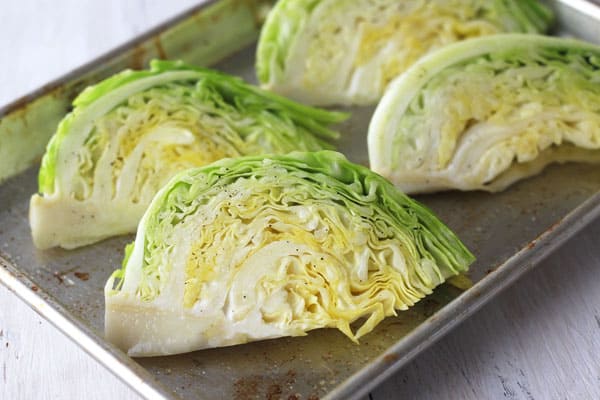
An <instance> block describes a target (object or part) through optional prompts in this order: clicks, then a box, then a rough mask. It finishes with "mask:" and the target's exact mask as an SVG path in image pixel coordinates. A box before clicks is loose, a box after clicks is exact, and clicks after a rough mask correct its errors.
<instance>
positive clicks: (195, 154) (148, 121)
mask: <svg viewBox="0 0 600 400" xmlns="http://www.w3.org/2000/svg"><path fill="white" fill-rule="evenodd" d="M73 104H74V106H75V108H74V110H73V112H72V113H70V114H69V115H67V116H66V117H65V118H64V120H63V121H62V122H61V124H60V125H59V127H58V131H57V132H56V134H55V135H54V137H53V138H52V140H51V141H50V143H49V144H48V148H47V151H46V154H45V155H44V158H43V160H42V166H41V169H40V173H39V191H40V194H39V195H38V194H36V195H34V196H33V197H32V199H31V208H30V222H31V229H32V233H33V239H34V243H35V244H36V246H37V247H39V248H49V247H53V246H62V247H65V248H73V247H77V246H81V245H85V244H89V243H93V242H95V241H98V240H101V239H104V238H106V237H109V236H113V235H119V234H124V233H129V232H134V231H135V228H136V226H137V223H138V221H139V219H140V218H141V216H142V214H143V213H144V211H145V209H146V207H147V206H148V204H149V203H150V200H151V199H152V197H153V196H154V195H155V194H156V192H157V191H158V189H160V188H161V187H162V186H163V185H164V184H165V183H166V182H167V181H168V180H169V179H170V178H171V177H172V176H173V175H174V174H175V173H177V172H179V171H181V170H183V169H186V168H190V167H194V166H200V165H206V164H209V163H211V162H213V161H216V160H219V159H221V158H224V157H234V156H240V155H250V154H267V153H276V154H278V153H288V152H290V151H294V150H304V151H314V150H320V149H323V148H330V147H331V146H330V145H328V144H327V143H326V142H324V141H323V140H322V139H327V138H335V137H337V133H336V132H334V131H332V130H330V129H329V128H328V125H329V124H332V123H334V122H338V121H340V120H342V119H344V118H345V114H340V113H333V112H328V111H324V110H319V109H314V108H310V107H306V106H302V105H299V104H297V103H294V102H291V101H289V100H287V99H283V98H281V97H278V96H275V95H273V94H270V93H267V92H264V91H262V90H260V89H257V88H255V87H253V86H250V85H248V84H246V83H244V82H243V81H241V80H239V79H237V78H234V77H231V76H227V75H225V74H221V73H218V72H215V71H210V70H206V69H200V68H195V67H191V66H186V65H184V64H182V63H179V62H167V61H155V62H153V63H152V64H151V69H150V70H149V71H124V72H122V73H120V74H117V75H115V76H113V77H112V78H109V79H107V80H105V81H103V82H102V83H100V84H98V85H96V86H93V87H90V88H88V89H86V90H85V91H84V92H83V93H82V94H81V95H80V96H79V97H78V98H77V99H76V100H75V101H74V103H73Z"/></svg>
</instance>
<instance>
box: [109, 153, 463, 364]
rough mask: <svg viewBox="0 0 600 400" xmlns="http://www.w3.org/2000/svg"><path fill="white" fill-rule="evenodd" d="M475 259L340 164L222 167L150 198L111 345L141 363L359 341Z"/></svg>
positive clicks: (338, 159)
mask: <svg viewBox="0 0 600 400" xmlns="http://www.w3.org/2000/svg"><path fill="white" fill-rule="evenodd" d="M472 261H473V256H472V255H471V253H469V251H468V250H467V249H466V248H465V247H464V246H463V244H462V243H461V242H460V241H459V240H458V239H457V238H456V236H455V235H454V234H453V233H452V232H451V231H450V230H449V229H448V228H447V227H446V226H444V225H443V224H442V222H440V221H439V220H438V219H437V218H436V217H435V216H434V215H433V214H432V213H431V211H429V210H427V209H426V208H425V207H423V206H422V205H420V204H419V203H417V202H415V201H413V200H411V199H409V198H408V197H407V196H406V195H404V194H402V193H401V192H399V191H398V190H397V189H396V188H394V186H393V185H391V184H390V183H389V182H388V181H386V180H385V179H383V178H381V177H380V176H378V175H376V174H374V173H373V172H371V171H370V170H368V169H367V168H364V167H361V166H358V165H355V164H352V163H350V162H349V161H347V160H346V159H345V158H344V157H343V156H342V155H341V154H339V153H335V152H330V151H322V152H316V153H292V154H289V155H282V156H266V157H263V156H251V157H244V158H238V159H225V160H221V161H218V162H216V163H214V164H212V165H210V166H205V167H200V168H196V169H191V170H188V171H185V172H182V173H181V174H179V175H177V176H176V177H175V178H173V180H171V181H170V183H168V184H167V185H166V186H165V187H164V188H163V189H162V190H161V191H160V192H159V193H158V194H157V196H156V197H155V198H154V200H153V201H152V204H151V205H150V207H149V208H148V211H147V212H146V213H145V214H144V217H143V218H142V220H141V222H140V225H139V227H138V231H137V236H136V239H135V242H134V243H133V244H131V245H130V246H129V247H128V248H127V251H126V256H125V260H124V262H123V268H122V269H120V270H117V271H115V273H114V274H113V275H112V276H111V278H110V279H109V280H108V282H107V284H106V287H105V299H106V324H105V327H106V337H107V338H108V339H109V340H110V341H112V342H113V343H115V344H117V345H118V346H119V347H121V348H122V349H124V350H126V351H127V352H128V353H129V354H130V355H134V356H152V355H160V354H173V353H181V352H187V351H192V350H197V349H202V348H207V347H217V346H227V345H233V344H239V343H245V342H249V341H253V340H261V339H268V338H276V337H281V336H298V335H305V334H306V332H307V331H309V330H311V329H316V328H323V327H334V328H338V329H339V330H341V331H342V332H343V333H344V334H345V335H347V336H348V337H349V338H351V339H352V340H357V339H358V338H360V337H361V336H363V335H365V334H367V333H368V332H370V331H371V330H372V329H373V328H374V327H375V326H376V325H377V324H378V323H379V322H380V321H381V320H382V319H383V318H384V317H386V316H390V315H395V314H396V310H405V309H407V308H408V307H410V306H412V305H413V304H415V302H417V301H418V300H419V299H421V298H423V297H424V296H425V295H427V294H429V293H431V292H432V289H433V288H435V287H436V286H437V285H439V284H440V283H442V282H443V281H444V280H445V279H447V278H449V277H452V276H454V275H456V274H458V273H460V272H462V271H465V270H466V269H467V267H468V266H469V264H470V263H471V262H472ZM363 317H365V320H363V322H362V325H361V326H360V328H358V329H357V330H353V329H352V328H351V326H350V324H351V323H352V322H353V321H355V320H357V319H359V318H363Z"/></svg>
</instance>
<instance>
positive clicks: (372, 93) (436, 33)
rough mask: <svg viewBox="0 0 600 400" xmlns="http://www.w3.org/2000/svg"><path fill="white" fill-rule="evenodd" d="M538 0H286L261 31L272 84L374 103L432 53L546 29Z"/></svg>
mask: <svg viewBox="0 0 600 400" xmlns="http://www.w3.org/2000/svg"><path fill="white" fill-rule="evenodd" d="M552 18H553V15H552V12H551V11H550V10H549V9H548V8H546V7H545V6H544V5H542V4H541V3H539V2H538V1H537V0H429V1H423V0H402V1H398V0H281V1H279V2H278V3H277V5H276V6H275V8H274V9H273V10H272V11H271V13H270V15H269V16H268V18H267V21H266V23H265V26H264V27H263V30H262V32H261V37H260V40H259V44H258V51H257V62H256V69H257V74H258V79H259V81H260V82H261V83H262V84H263V85H264V87H266V88H268V89H270V90H273V91H275V92H277V93H280V94H283V95H285V96H288V97H291V98H293V99H296V100H299V101H302V102H304V103H307V104H319V105H328V104H373V103H376V102H377V100H379V99H380V97H381V96H382V94H383V92H384V89H385V88H386V86H387V85H388V83H389V82H390V81H391V80H392V79H394V78H395V77H396V76H398V75H399V74H400V73H402V72H403V71H405V70H406V69H407V68H408V67H409V66H410V65H412V64H413V63H414V62H415V61H416V60H418V59H419V58H420V57H421V56H423V55H424V54H426V53H428V52H430V51H432V50H435V49H438V48H440V47H443V46H446V45H448V44H450V43H453V42H456V41H459V40H463V39H468V38H473V37H478V36H482V35H490V34H496V33H503V32H523V33H543V32H545V31H546V30H547V29H548V28H549V26H550V24H551V22H552Z"/></svg>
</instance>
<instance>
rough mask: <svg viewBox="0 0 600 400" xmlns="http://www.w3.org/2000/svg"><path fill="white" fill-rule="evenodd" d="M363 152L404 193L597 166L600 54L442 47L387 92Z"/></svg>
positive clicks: (486, 44)
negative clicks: (552, 167)
mask: <svg viewBox="0 0 600 400" xmlns="http://www.w3.org/2000/svg"><path fill="white" fill-rule="evenodd" d="M368 145H369V159H370V162H371V168H373V170H375V171H377V172H378V173H380V174H382V175H384V176H386V177H387V178H389V179H390V180H391V181H392V182H393V183H395V184H396V185H397V186H399V188H400V189H401V190H404V191H406V192H408V193H417V192H433V191H438V190H445V189H460V190H486V191H491V192H494V191H499V190H503V189H505V188H506V187H507V186H508V185H510V184H512V183H513V182H515V181H517V180H519V179H522V178H525V177H528V176H532V175H534V174H537V173H539V172H540V171H541V170H542V169H543V168H544V167H545V166H547V165H548V164H550V163H553V162H568V161H589V162H598V161H600V47H598V46H595V45H592V44H589V43H584V42H581V41H576V40H570V39H561V38H552V37H542V36H537V35H519V34H511V35H497V36H489V37H484V38H478V39H472V40H469V41H465V42H461V43H456V44H454V45H451V46H448V47H447V48H445V49H442V50H440V51H438V52H436V53H434V54H431V55H430V56H428V57H426V58H424V59H423V60H421V61H419V62H418V63H417V64H416V65H414V66H413V67H412V68H411V69H409V70H408V71H407V72H406V73H405V74H403V75H402V76H400V77H399V78H398V79H397V80H396V81H395V82H394V83H392V85H391V86H390V88H389V91H388V92H387V93H386V95H385V96H384V98H383V99H382V101H381V103H380V104H379V105H378V107H377V109H376V111H375V114H374V116H373V119H372V120H371V125H370V127H369V133H368Z"/></svg>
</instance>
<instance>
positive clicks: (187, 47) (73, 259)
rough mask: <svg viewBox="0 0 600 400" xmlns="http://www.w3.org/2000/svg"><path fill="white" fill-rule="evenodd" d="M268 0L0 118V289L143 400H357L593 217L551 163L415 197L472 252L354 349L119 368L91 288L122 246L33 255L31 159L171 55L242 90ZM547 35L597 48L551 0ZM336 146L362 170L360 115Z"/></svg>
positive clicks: (120, 242) (333, 338)
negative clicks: (465, 275) (463, 283)
mask: <svg viewBox="0 0 600 400" xmlns="http://www.w3.org/2000/svg"><path fill="white" fill-rule="evenodd" d="M269 3H270V2H269V1H259V0H255V1H251V0H247V1H236V0H221V1H212V2H205V3H203V4H201V5H200V6H199V7H197V8H196V9H194V10H190V11H189V12H188V13H186V14H184V15H182V16H181V17H179V18H176V19H175V20H173V21H170V22H168V23H166V24H164V25H163V26H161V27H158V28H157V29H155V30H154V31H153V32H150V33H148V34H146V35H144V36H142V37H140V38H138V39H136V40H134V41H133V42H131V43H129V44H126V45H124V46H122V47H121V48H119V49H117V50H115V51H113V52H112V53H110V54H107V55H106V56H104V57H102V58H100V59H98V60H96V61H94V62H92V63H90V64H88V65H86V66H84V67H82V68H80V69H78V70H76V71H74V72H72V73H70V74H68V75H67V76H65V77H63V78H62V79H60V80H58V81H56V82H54V83H51V84H49V85H47V86H46V87H44V88H41V89H40V90H38V91H37V92H34V93H33V94H31V95H29V96H26V97H24V98H23V99H20V100H18V101H17V102H15V103H14V104H12V105H9V106H8V107H6V108H4V109H3V110H0V118H1V119H0V281H1V282H2V283H3V284H5V285H6V286H7V287H8V288H9V289H11V290H12V291H14V292H15V293H16V294H17V295H18V296H20V297H21V298H23V299H24V300H25V301H26V302H27V303H28V304H30V305H31V307H33V308H34V309H35V310H36V311H37V312H39V313H40V314H41V315H42V316H43V317H45V318H47V319H48V320H49V321H51V322H52V323H53V324H54V325H56V326H57V327H58V328H59V329H61V330H62V331H63V332H65V333H66V334H67V335H68V336H69V337H70V338H72V340H74V341H75V342H76V343H78V344H79V345H81V346H82V347H83V348H84V349H86V350H87V351H88V352H89V353H90V354H91V355H92V356H93V357H95V358H96V359H97V360H98V361H99V362H100V363H102V364H104V365H105V366H106V367H107V368H108V369H109V370H111V371H112V372H113V373H114V374H115V375H117V376H118V377H120V378H121V379H123V380H124V381H125V382H126V383H128V384H129V385H130V386H131V387H132V388H133V389H135V390H137V391H138V392H139V393H140V394H141V395H143V396H145V397H146V398H152V399H177V398H182V399H199V398H200V399H202V398H204V399H217V398H234V399H246V398H249V399H250V398H272V399H276V398H284V399H287V398H302V399H308V398H312V399H316V398H329V399H346V398H358V397H360V396H362V395H364V394H365V393H366V392H367V391H368V390H369V389H371V388H372V387H373V386H375V385H376V384H378V383H380V382H381V381H382V380H383V379H385V378H386V377H387V376H389V375H390V374H391V373H392V372H394V371H395V370H397V369H398V368H400V367H401V366H402V365H404V364H406V363H407V362H408V361H409V360H410V359H411V358H412V357H413V356H415V355H416V354H417V353H419V352H420V351H422V350H423V349H425V348H426V347H427V346H428V345H430V344H431V343H433V342H434V341H435V340H437V339H438V338H439V337H441V335H443V334H444V333H445V332H447V331H448V330H449V329H451V328H452V327H453V326H454V325H456V324H457V323H458V322H460V321H461V320H463V319H464V318H466V317H467V316H468V315H470V314H471V313H472V312H473V311H475V310H476V309H477V308H478V307H480V306H481V305H482V304H483V303H485V302H486V301H488V300H490V299H491V298H493V296H494V295H496V294H497V293H498V292H499V291H500V290H502V289H503V288H505V287H506V286H508V285H509V284H511V283H512V282H514V281H515V280H516V279H517V278H518V277H519V276H521V275H522V274H523V273H524V272H525V271H527V270H529V269H530V268H532V266H533V265H535V264H536V263H537V262H538V261H540V260H541V259H542V258H543V257H544V256H545V255H547V254H548V253H549V252H550V251H551V250H553V249H554V248H556V247H557V246H560V245H561V244H562V243H564V242H565V241H566V240H567V239H568V238H569V237H570V236H572V235H573V234H574V233H575V232H577V231H578V230H580V229H581V228H582V227H583V226H585V225H586V224H587V223H589V222H590V221H592V220H593V219H594V218H596V217H597V216H598V215H599V214H600V194H598V191H599V189H600V170H599V169H598V168H597V166H592V165H581V164H567V165H562V166H552V167H550V168H548V169H546V170H545V171H544V172H543V173H542V174H541V175H539V176H537V177H535V178H532V179H528V180H525V181H522V182H520V183H518V184H516V185H514V186H513V187H511V188H510V189H508V190H507V191H505V192H503V193H500V194H494V195H491V194H486V193H479V192H475V193H458V192H448V193H442V194H436V195H428V196H420V197H419V200H421V201H422V202H424V203H425V204H427V205H428V206H429V207H431V208H432V209H433V210H434V211H435V212H436V213H437V214H438V215H439V216H440V217H441V218H442V220H444V221H445V222H446V223H447V224H448V225H449V226H450V227H451V228H452V229H453V230H454V231H455V232H457V234H458V235H459V236H460V237H461V238H462V239H463V240H464V242H465V243H466V244H467V246H468V247H469V248H470V249H471V250H472V251H473V252H474V253H475V254H476V256H477V259H478V260H477V262H476V263H475V264H474V265H473V266H472V268H471V272H470V277H471V279H472V281H473V282H474V286H472V287H471V288H469V289H467V290H466V291H464V292H462V291H460V290H458V289H456V288H454V287H452V286H449V285H442V286H440V287H439V288H438V289H437V290H436V291H435V292H434V294H433V295H431V296H429V297H428V298H426V299H424V300H423V301H421V302H420V303H418V304H417V305H416V306H415V307H414V308H412V309H411V310H409V311H406V312H403V313H401V314H400V315H399V316H398V317H392V318H387V319H386V320H385V321H384V322H382V323H381V324H380V325H379V326H378V327H377V328H376V329H375V331H374V332H373V333H371V334H369V335H368V336H366V337H364V338H363V339H362V340H361V344H360V345H355V344H353V343H352V342H350V341H349V340H348V339H346V338H345V337H344V336H343V335H342V334H341V333H339V332H337V331H336V330H333V329H329V330H326V329H323V330H317V331H313V332H311V333H310V334H309V335H308V336H305V337H300V338H283V339H276V340H268V341H262V342H257V343H250V344H245V345H241V346H233V347H228V348H221V349H213V350H203V351H198V352H194V353H189V354H183V355H178V356H169V357H154V358H143V359H135V360H134V359H131V358H129V357H128V356H126V355H125V354H124V353H123V352H121V351H120V350H118V349H116V348H115V347H114V346H112V345H111V344H110V343H107V342H106V341H105V340H104V338H103V330H104V326H103V325H104V322H103V316H104V299H103V286H104V283H105V280H106V279H107V277H108V276H109V275H110V273H111V272H112V271H113V270H114V269H115V268H117V267H118V266H119V265H120V262H121V259H122V256H123V247H124V245H125V244H126V243H128V242H129V241H131V240H132V236H125V237H118V238H115V239H111V240H106V241H104V242H102V243H98V244H96V245H92V246H88V247H84V248H81V249H78V250H74V251H64V250H58V249H54V250H49V251H43V252H42V251H37V250H36V249H35V248H34V246H33V244H32V242H31V237H30V231H29V225H28V219H27V214H28V202H29V197H30V196H31V194H32V193H34V192H35V191H36V190H37V183H36V178H37V169H38V166H37V161H39V158H40V156H41V154H42V152H43V149H44V146H45V144H46V142H47V141H48V138H49V137H50V135H51V134H52V133H53V132H54V129H55V127H56V124H57V122H58V121H59V120H60V119H61V118H62V116H63V115H64V114H65V112H67V111H68V109H69V103H70V101H71V100H72V98H73V97H74V96H75V95H76V93H77V92H79V91H80V90H81V89H82V88H83V87H85V86H87V85H89V84H90V83H93V82H97V81H98V80H100V79H102V78H104V77H106V76H108V75H110V74H112V73H114V72H117V71H119V70H121V69H123V68H126V67H142V66H144V65H145V64H146V63H147V62H148V61H149V60H150V59H152V58H155V57H162V58H181V59H184V60H185V61H187V62H190V63H195V64H199V65H214V66H215V67H216V68H218V69H221V70H224V71H227V72H230V73H234V74H237V75H241V76H243V77H245V78H246V79H248V80H252V81H254V71H253V64H254V44H253V43H254V42H255V40H256V37H257V35H258V32H259V29H260V22H261V21H262V19H263V17H264V14H265V12H266V9H267V8H268V6H269ZM549 4H550V5H551V6H552V7H553V8H554V9H555V11H556V13H557V15H558V27H557V30H556V33H557V34H561V35H562V34H566V35H572V36H577V37H580V38H583V39H587V40H589V41H598V40H599V39H598V38H600V9H599V8H598V6H595V5H593V4H591V3H589V2H585V1H576V0H573V1H569V0H555V1H550V2H549ZM351 111H352V112H353V116H352V118H351V120H350V121H348V122H347V123H345V124H344V125H343V126H342V127H341V130H342V131H343V132H344V133H345V135H344V138H343V139H342V140H341V141H340V143H339V149H340V150H341V151H342V152H344V153H345V154H346V155H347V156H348V157H349V158H350V159H351V160H353V161H356V162H359V163H363V164H365V163H367V152H366V143H365V133H366V128H367V125H368V121H369V118H370V116H371V113H372V109H364V108H363V109H351Z"/></svg>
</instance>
